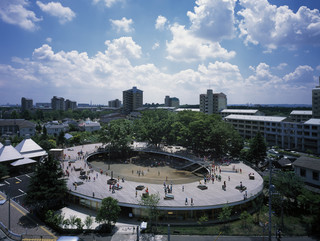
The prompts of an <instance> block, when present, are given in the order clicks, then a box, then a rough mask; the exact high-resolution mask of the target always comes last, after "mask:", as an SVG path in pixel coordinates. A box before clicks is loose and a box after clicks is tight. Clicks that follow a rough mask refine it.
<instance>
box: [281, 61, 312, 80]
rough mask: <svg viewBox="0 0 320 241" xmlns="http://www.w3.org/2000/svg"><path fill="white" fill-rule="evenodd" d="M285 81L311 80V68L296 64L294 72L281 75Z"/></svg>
mask: <svg viewBox="0 0 320 241" xmlns="http://www.w3.org/2000/svg"><path fill="white" fill-rule="evenodd" d="M283 79H284V80H285V81H286V82H291V83H293V82H296V83H305V82H309V81H312V80H313V68H312V67H310V66H308V65H303V66H298V67H297V68H296V69H295V71H294V72H292V73H289V74H287V75H285V76H284V77H283Z"/></svg>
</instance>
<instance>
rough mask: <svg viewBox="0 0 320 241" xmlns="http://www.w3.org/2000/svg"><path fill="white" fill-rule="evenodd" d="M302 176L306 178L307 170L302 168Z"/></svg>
mask: <svg viewBox="0 0 320 241" xmlns="http://www.w3.org/2000/svg"><path fill="white" fill-rule="evenodd" d="M300 176H302V177H305V176H306V169H303V168H300Z"/></svg>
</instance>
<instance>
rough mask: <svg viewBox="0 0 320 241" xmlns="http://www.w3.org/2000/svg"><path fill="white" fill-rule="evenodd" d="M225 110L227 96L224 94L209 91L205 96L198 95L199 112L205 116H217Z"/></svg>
mask: <svg viewBox="0 0 320 241" xmlns="http://www.w3.org/2000/svg"><path fill="white" fill-rule="evenodd" d="M224 109H227V96H226V95H225V94H224V93H213V92H212V90H211V89H209V90H207V94H200V111H201V112H203V113H206V114H219V112H221V111H222V110H224Z"/></svg>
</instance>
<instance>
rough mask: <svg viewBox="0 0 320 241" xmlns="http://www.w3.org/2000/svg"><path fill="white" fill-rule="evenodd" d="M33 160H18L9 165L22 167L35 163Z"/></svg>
mask: <svg viewBox="0 0 320 241" xmlns="http://www.w3.org/2000/svg"><path fill="white" fill-rule="evenodd" d="M35 162H36V161H35V160H32V159H29V158H23V159H19V160H17V161H15V162H12V163H11V166H14V167H16V166H22V165H26V164H31V163H35Z"/></svg>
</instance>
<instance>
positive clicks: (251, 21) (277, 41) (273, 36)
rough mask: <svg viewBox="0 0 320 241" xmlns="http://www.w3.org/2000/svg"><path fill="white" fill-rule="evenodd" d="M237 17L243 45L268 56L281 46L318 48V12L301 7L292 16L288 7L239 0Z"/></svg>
mask: <svg viewBox="0 0 320 241" xmlns="http://www.w3.org/2000/svg"><path fill="white" fill-rule="evenodd" d="M240 4H241V6H242V7H243V9H242V10H240V11H239V12H238V15H240V16H241V17H243V19H242V20H241V21H240V23H239V29H240V36H241V37H244V38H245V39H244V42H245V44H248V43H252V44H255V45H257V44H261V45H262V46H264V47H265V48H266V49H267V51H268V52H270V51H272V50H274V49H277V48H278V47H279V46H284V47H286V48H288V49H295V48H297V46H299V45H303V44H313V45H319V37H320V14H319V10H318V9H314V10H310V9H309V8H307V7H305V6H302V7H300V8H299V9H298V11H297V12H296V13H294V12H293V11H292V10H291V9H289V8H288V6H280V7H277V6H275V5H271V4H269V2H268V1H267V0H259V1H256V0H240Z"/></svg>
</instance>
